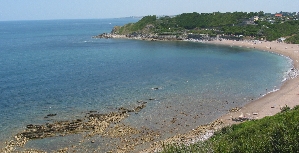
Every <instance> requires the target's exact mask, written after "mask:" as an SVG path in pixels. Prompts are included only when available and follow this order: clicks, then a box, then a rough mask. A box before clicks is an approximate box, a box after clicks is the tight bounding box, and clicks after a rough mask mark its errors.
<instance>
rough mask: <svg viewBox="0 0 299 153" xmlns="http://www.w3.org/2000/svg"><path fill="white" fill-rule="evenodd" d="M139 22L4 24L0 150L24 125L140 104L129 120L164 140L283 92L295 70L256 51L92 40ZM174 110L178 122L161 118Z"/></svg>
mask: <svg viewBox="0 0 299 153" xmlns="http://www.w3.org/2000/svg"><path fill="white" fill-rule="evenodd" d="M138 20H139V19H138V18H116V19H84V20H83V19H80V20H38V21H2V22H0V116H1V117H0V123H1V124H0V144H1V145H0V147H4V146H5V142H6V141H9V140H10V139H11V138H12V137H13V136H14V135H16V134H17V133H19V132H20V131H23V130H24V129H25V128H26V125H28V124H45V123H48V122H53V121H54V120H58V121H63V120H71V119H74V118H77V117H80V116H83V115H84V114H86V112H88V111H98V112H103V113H108V112H111V111H115V110H116V109H117V108H120V107H126V108H129V107H132V106H135V105H136V102H137V101H146V102H147V105H146V107H145V108H144V109H143V110H141V111H140V112H139V113H138V114H137V113H136V114H132V115H131V116H130V117H129V118H126V119H125V120H124V121H123V124H128V125H130V126H132V127H136V128H139V127H141V126H143V127H147V128H149V129H152V130H153V131H159V132H160V134H161V135H162V137H163V135H164V137H163V138H167V137H169V136H172V135H174V134H173V133H171V132H170V131H173V129H175V131H176V132H175V133H184V132H186V131H188V130H191V129H192V128H195V127H196V126H198V125H202V124H207V123H209V122H211V121H213V120H215V119H216V118H218V117H220V116H221V115H223V114H225V113H227V112H228V110H229V109H231V108H234V107H242V106H244V105H245V104H247V103H249V102H251V101H254V100H256V99H259V98H261V97H262V96H264V95H265V94H267V93H269V92H271V91H275V90H278V89H279V88H280V87H281V85H282V84H283V80H285V78H286V76H287V71H288V70H289V69H290V68H291V67H292V61H291V60H290V59H289V58H287V57H284V56H281V55H278V54H274V53H270V52H265V51H259V50H256V49H248V48H241V47H230V46H218V45H211V44H206V43H198V42H186V41H142V40H130V39H94V38H92V36H95V35H98V34H101V33H109V32H110V31H111V30H112V28H113V27H114V26H116V25H117V26H122V25H124V24H127V23H134V22H137V21H138ZM47 114H57V115H56V116H54V117H53V118H51V119H49V118H45V116H47ZM174 116H176V117H177V118H178V119H177V122H176V125H171V124H170V123H169V122H165V121H169V120H171V119H173V117H174ZM194 116H200V117H199V118H195V117H194ZM163 121H164V122H163ZM163 123H164V124H163ZM177 123H178V124H177ZM185 125H186V126H185ZM187 125H188V126H187ZM62 144H65V145H67V144H68V141H67V140H65V139H64V140H61V141H50V140H49V141H48V140H47V139H43V140H32V141H30V142H29V143H28V144H26V145H25V147H28V148H37V149H40V150H45V151H51V150H55V149H59V147H63V145H62Z"/></svg>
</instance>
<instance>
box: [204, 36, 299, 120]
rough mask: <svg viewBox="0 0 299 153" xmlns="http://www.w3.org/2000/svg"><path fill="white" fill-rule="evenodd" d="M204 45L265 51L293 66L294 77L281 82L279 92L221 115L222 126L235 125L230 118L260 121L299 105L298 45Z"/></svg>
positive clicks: (214, 42) (225, 43) (252, 43)
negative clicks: (284, 57)
mask: <svg viewBox="0 0 299 153" xmlns="http://www.w3.org/2000/svg"><path fill="white" fill-rule="evenodd" d="M204 43H206V44H213V45H225V46H231V47H246V48H249V49H250V48H251V49H257V50H260V51H267V52H272V53H276V54H280V55H283V56H286V57H288V58H290V59H291V60H292V65H293V66H294V69H293V70H294V73H295V75H294V76H291V77H290V78H289V79H287V80H286V81H284V82H283V84H282V86H281V87H280V89H279V90H277V91H275V92H270V93H268V94H266V95H265V96H263V97H261V98H259V99H257V100H255V101H252V102H250V103H248V104H246V105H244V107H242V108H241V109H240V110H239V111H235V112H229V113H227V114H225V115H222V116H221V117H220V118H219V120H222V121H223V123H224V125H226V126H227V125H231V124H236V122H235V121H232V118H238V117H240V116H241V117H246V118H250V119H260V118H263V117H266V116H273V115H275V114H277V113H279V112H280V109H281V108H282V107H284V106H289V107H291V108H293V107H294V106H296V105H299V77H298V70H299V45H298V44H285V43H277V42H260V41H257V42H256V41H233V40H223V41H207V42H204Z"/></svg>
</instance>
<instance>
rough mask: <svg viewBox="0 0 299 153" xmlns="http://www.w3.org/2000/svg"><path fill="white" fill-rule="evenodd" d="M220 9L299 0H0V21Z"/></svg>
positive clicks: (288, 8) (254, 8)
mask: <svg viewBox="0 0 299 153" xmlns="http://www.w3.org/2000/svg"><path fill="white" fill-rule="evenodd" d="M217 11H219V12H235V11H242V12H259V11H264V12H265V13H276V12H280V11H283V12H299V0H146V1H145V0H143V1H142V0H0V21H9V20H52V19H102V18H119V17H130V16H145V15H178V14H182V13H190V12H198V13H211V12H217Z"/></svg>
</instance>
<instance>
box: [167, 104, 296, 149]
mask: <svg viewBox="0 0 299 153" xmlns="http://www.w3.org/2000/svg"><path fill="white" fill-rule="evenodd" d="M162 152H163V153H172V152H177V153H187V152H188V153H190V152H191V153H192V152H196V153H197V152H216V153H218V152H219V153H246V152H248V153H249V152H250V153H254V152H256V153H261V152H279V153H283V152H285V153H291V152H299V106H296V107H294V108H293V109H290V108H289V107H288V106H285V107H284V108H282V111H281V112H280V113H278V114H276V115H274V116H271V117H265V118H263V119H260V120H254V121H247V122H244V123H241V124H236V125H232V126H228V127H225V128H222V129H221V130H219V131H218V132H216V133H215V134H214V136H212V137H211V138H210V139H209V140H207V141H205V142H198V143H196V144H192V145H190V146H186V145H181V146H175V145H169V146H165V147H164V150H163V151H162Z"/></svg>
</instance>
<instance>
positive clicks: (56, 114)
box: [47, 114, 57, 117]
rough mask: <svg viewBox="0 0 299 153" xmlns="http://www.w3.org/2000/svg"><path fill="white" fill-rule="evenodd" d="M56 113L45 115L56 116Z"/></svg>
mask: <svg viewBox="0 0 299 153" xmlns="http://www.w3.org/2000/svg"><path fill="white" fill-rule="evenodd" d="M56 115H57V114H48V115H47V116H49V117H51V116H56Z"/></svg>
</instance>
